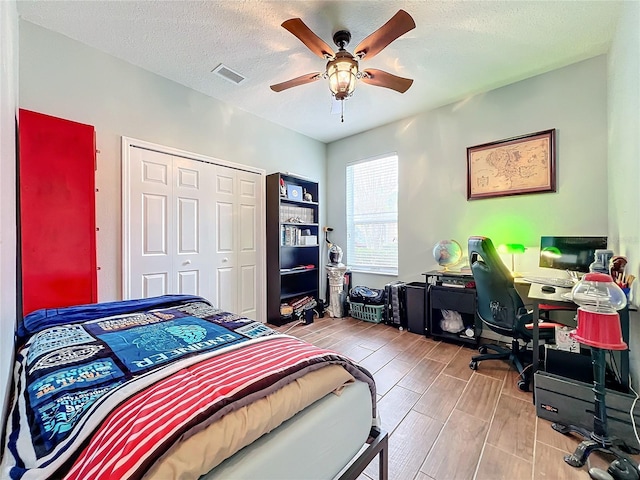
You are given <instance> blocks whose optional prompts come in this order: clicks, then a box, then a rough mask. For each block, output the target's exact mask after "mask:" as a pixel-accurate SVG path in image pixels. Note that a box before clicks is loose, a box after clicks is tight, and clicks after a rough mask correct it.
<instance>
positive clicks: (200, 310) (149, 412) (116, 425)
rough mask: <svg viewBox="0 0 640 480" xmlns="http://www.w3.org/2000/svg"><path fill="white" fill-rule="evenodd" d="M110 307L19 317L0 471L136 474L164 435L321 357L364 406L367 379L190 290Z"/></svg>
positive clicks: (17, 475) (210, 416)
mask: <svg viewBox="0 0 640 480" xmlns="http://www.w3.org/2000/svg"><path fill="white" fill-rule="evenodd" d="M122 303H123V302H112V303H110V304H104V305H105V307H104V308H98V309H95V308H94V307H92V308H91V309H89V310H91V311H90V312H89V313H87V311H86V309H87V307H70V309H60V310H59V311H57V312H55V314H54V315H43V314H42V312H40V314H39V316H36V317H37V318H35V319H32V321H30V319H29V317H27V318H25V322H24V324H23V325H21V327H20V328H21V329H20V330H19V332H20V333H21V335H22V336H21V338H23V339H24V345H23V346H22V347H21V348H20V349H19V351H18V352H17V354H16V363H15V369H14V396H13V403H12V408H11V411H10V415H9V421H8V426H7V432H6V438H5V442H4V455H3V463H2V476H3V478H4V477H7V478H12V479H24V480H27V479H44V478H68V479H78V480H81V479H87V478H91V479H114V478H122V479H124V478H141V477H142V476H143V475H144V473H145V472H146V471H147V469H148V468H149V467H150V466H151V465H152V464H153V463H154V462H155V461H156V460H157V459H158V458H159V457H161V456H162V455H163V453H164V452H165V451H167V449H168V448H169V447H170V446H171V445H173V444H174V443H175V442H176V441H178V440H183V439H185V438H187V437H188V436H189V435H191V434H192V433H195V432H197V431H199V430H201V429H202V428H205V427H206V426H207V425H210V424H211V423H213V422H215V421H216V420H218V419H220V418H221V417H222V416H224V415H225V414H227V413H229V412H231V411H234V410H236V409H238V408H241V407H243V406H245V405H247V404H249V403H251V402H253V401H255V400H257V399H259V398H264V397H265V396H267V395H269V394H271V393H273V392H274V391H276V390H277V389H279V388H281V387H282V386H284V385H286V384H288V383H290V382H293V381H294V380H295V379H297V378H300V377H301V376H302V375H305V374H306V373H309V372H311V371H314V370H317V369H319V368H322V367H324V366H326V365H328V364H338V365H341V366H343V367H344V368H345V369H346V370H347V371H348V372H349V373H350V374H351V375H353V376H354V377H355V378H356V379H358V380H361V381H364V382H367V383H368V384H369V386H370V390H371V395H372V407H373V411H374V412H375V384H374V382H373V378H372V376H371V375H370V374H369V372H367V371H366V370H365V369H363V368H361V367H359V366H357V365H356V364H355V363H353V362H351V361H350V360H349V359H348V358H346V357H344V356H342V355H340V354H338V353H336V352H333V351H330V350H325V349H322V348H318V347H315V346H313V345H311V344H309V343H306V342H303V341H301V340H298V339H296V338H293V337H290V336H288V335H283V334H279V333H277V332H276V331H274V330H272V329H270V328H268V327H267V326H265V325H263V324H261V323H258V322H255V321H253V320H249V319H247V318H243V317H239V316H237V315H234V314H230V313H227V312H223V311H221V310H219V309H216V308H214V307H212V306H211V305H210V304H209V303H208V302H207V301H206V300H204V299H202V298H198V297H195V298H194V297H186V296H184V297H182V296H171V297H158V298H157V301H156V302H154V301H150V300H149V299H145V300H144V302H142V303H141V305H143V308H144V310H142V311H140V310H138V309H137V307H136V304H135V302H126V303H130V304H131V305H130V306H129V305H128V306H127V308H125V309H124V310H127V311H124V312H123V311H122V310H123V309H122ZM159 305H160V306H161V307H162V308H154V307H157V306H159ZM74 308H80V309H82V308H84V309H85V310H83V311H82V313H81V314H79V315H78V310H73V309H74ZM94 310H95V311H94ZM129 310H130V311H129ZM113 312H118V313H117V314H116V315H109V314H110V313H113ZM65 313H68V315H65ZM101 315H104V316H101ZM65 318H66V319H67V320H70V321H69V322H67V321H65ZM374 416H375V413H374Z"/></svg>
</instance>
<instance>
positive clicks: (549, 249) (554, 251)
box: [539, 236, 607, 273]
mask: <svg viewBox="0 0 640 480" xmlns="http://www.w3.org/2000/svg"><path fill="white" fill-rule="evenodd" d="M606 248H607V237H547V236H543V237H540V264H539V265H540V266H541V267H546V268H555V269H557V270H569V271H573V272H583V273H587V272H589V265H591V263H593V261H594V260H595V258H594V253H595V251H596V250H601V249H606Z"/></svg>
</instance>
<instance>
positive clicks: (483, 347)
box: [478, 345, 488, 355]
mask: <svg viewBox="0 0 640 480" xmlns="http://www.w3.org/2000/svg"><path fill="white" fill-rule="evenodd" d="M487 350H488V349H487V346H486V345H480V346H479V347H478V353H480V355H484V354H485V353H487Z"/></svg>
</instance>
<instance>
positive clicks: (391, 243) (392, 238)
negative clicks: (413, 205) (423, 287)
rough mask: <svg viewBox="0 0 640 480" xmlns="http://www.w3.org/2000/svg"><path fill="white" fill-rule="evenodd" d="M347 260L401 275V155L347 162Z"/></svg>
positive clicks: (356, 268)
mask: <svg viewBox="0 0 640 480" xmlns="http://www.w3.org/2000/svg"><path fill="white" fill-rule="evenodd" d="M347 262H348V264H349V267H350V268H351V270H352V271H357V272H369V273H383V274H391V275H397V274H398V156H397V155H391V156H388V157H384V158H378V159H375V160H365V161H362V162H358V163H353V164H350V165H347Z"/></svg>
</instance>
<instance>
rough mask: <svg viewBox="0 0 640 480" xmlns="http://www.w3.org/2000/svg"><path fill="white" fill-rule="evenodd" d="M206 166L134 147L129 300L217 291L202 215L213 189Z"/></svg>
mask: <svg viewBox="0 0 640 480" xmlns="http://www.w3.org/2000/svg"><path fill="white" fill-rule="evenodd" d="M208 169H209V170H213V167H212V166H211V165H208V164H206V163H202V162H198V161H195V160H189V159H185V158H180V157H173V156H171V155H168V154H165V153H159V152H154V151H151V150H144V149H140V148H133V149H132V151H131V208H130V219H131V220H130V223H131V225H130V236H131V238H130V242H131V272H130V275H131V277H130V278H131V282H130V285H131V292H130V293H131V295H130V297H131V298H142V297H152V296H156V295H166V294H170V293H185V294H192V295H201V296H203V297H207V296H208V295H209V294H210V293H211V291H212V290H213V286H212V285H211V283H212V279H213V276H212V272H211V265H212V257H211V254H210V252H209V253H208V252H207V246H208V244H209V242H210V233H209V230H210V227H209V224H208V223H207V222H206V221H205V217H204V216H205V211H206V203H207V201H208V199H207V196H208V195H210V192H211V188H210V185H209V184H208V180H207V179H208V178H209V179H211V175H207V170H208ZM209 181H210V180H209ZM209 250H210V249H209Z"/></svg>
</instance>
